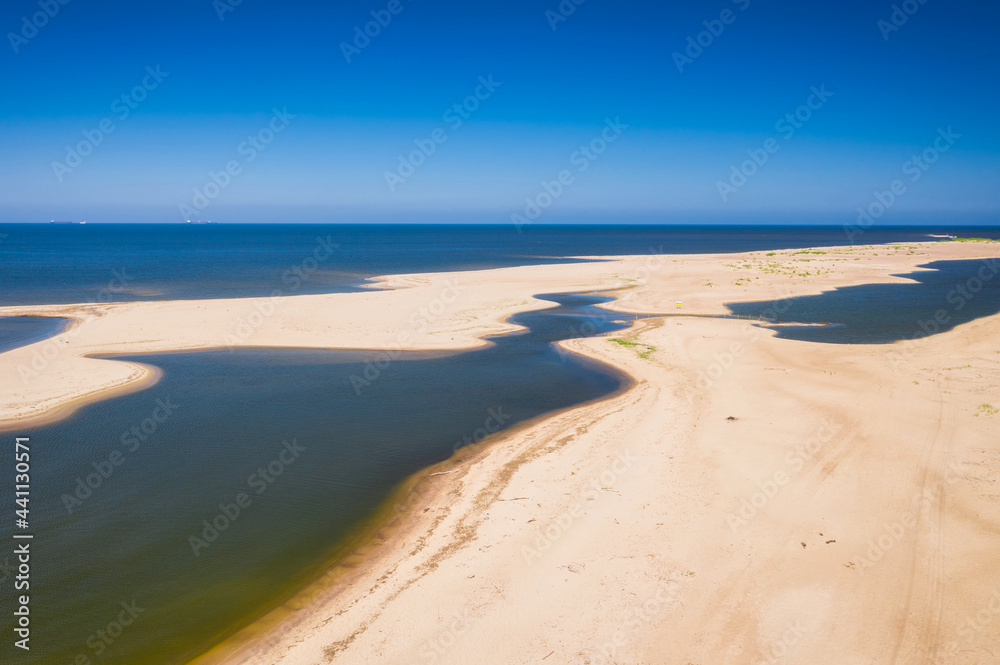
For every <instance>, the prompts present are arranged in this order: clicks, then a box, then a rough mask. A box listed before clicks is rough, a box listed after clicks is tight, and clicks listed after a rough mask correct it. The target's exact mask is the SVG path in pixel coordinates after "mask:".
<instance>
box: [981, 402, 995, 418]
mask: <svg viewBox="0 0 1000 665" xmlns="http://www.w3.org/2000/svg"><path fill="white" fill-rule="evenodd" d="M980 413H981V414H984V415H987V416H994V415H996V414H997V413H1000V409H998V408H996V407H995V406H993V405H992V404H985V403H984V404H980V405H979V413H977V414H976V415H977V416H978V415H979V414H980Z"/></svg>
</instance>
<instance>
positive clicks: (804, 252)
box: [792, 249, 826, 256]
mask: <svg viewBox="0 0 1000 665" xmlns="http://www.w3.org/2000/svg"><path fill="white" fill-rule="evenodd" d="M796 254H826V252H823V251H820V250H818V249H803V250H802V251H799V252H792V256H795V255H796Z"/></svg>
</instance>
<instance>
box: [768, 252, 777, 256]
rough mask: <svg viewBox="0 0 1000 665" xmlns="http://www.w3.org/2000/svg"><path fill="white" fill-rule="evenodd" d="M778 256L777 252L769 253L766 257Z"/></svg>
mask: <svg viewBox="0 0 1000 665" xmlns="http://www.w3.org/2000/svg"><path fill="white" fill-rule="evenodd" d="M776 254H777V252H768V253H767V254H766V255H765V256H774V255H776Z"/></svg>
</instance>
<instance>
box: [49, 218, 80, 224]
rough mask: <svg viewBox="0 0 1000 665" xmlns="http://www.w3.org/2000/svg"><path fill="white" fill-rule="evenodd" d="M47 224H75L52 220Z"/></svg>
mask: <svg viewBox="0 0 1000 665" xmlns="http://www.w3.org/2000/svg"><path fill="white" fill-rule="evenodd" d="M49 224H76V222H71V221H62V220H56V219H53V220H52V221H51V222H49Z"/></svg>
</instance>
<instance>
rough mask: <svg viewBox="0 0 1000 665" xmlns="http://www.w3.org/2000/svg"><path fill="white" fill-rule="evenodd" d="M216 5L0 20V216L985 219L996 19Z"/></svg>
mask: <svg viewBox="0 0 1000 665" xmlns="http://www.w3.org/2000/svg"><path fill="white" fill-rule="evenodd" d="M234 1H235V0H216V2H214V3H213V1H212V0H173V1H171V2H135V1H134V0H132V1H128V2H125V1H122V2H118V1H109V0H68V1H67V2H66V4H64V5H63V4H59V1H58V0H41V5H42V6H48V9H49V13H50V14H54V15H52V16H51V17H49V16H44V15H43V14H42V15H39V16H43V18H44V20H42V19H37V20H35V23H43V25H41V27H37V29H36V30H32V28H34V27H35V26H30V24H31V22H32V20H33V19H32V17H33V16H34V15H36V14H38V13H39V12H42V11H43V9H42V8H40V4H39V1H38V0H34V1H28V0H9V1H8V2H6V3H4V7H3V9H2V10H0V28H2V31H3V33H4V35H5V39H4V43H3V44H2V45H0V84H2V86H3V89H4V91H5V92H6V93H7V94H5V95H4V96H3V97H2V98H0V151H2V158H0V182H2V183H3V184H2V188H0V221H47V220H48V219H51V218H58V219H73V220H82V219H87V220H90V221H166V222H170V221H182V220H183V219H184V218H185V217H186V216H190V217H194V218H199V219H206V220H207V219H211V220H213V221H233V222H236V221H254V222H258V221H379V220H383V221H408V220H413V221H434V220H440V221H486V222H489V221H492V222H497V223H503V222H508V221H510V218H511V215H512V214H515V213H523V212H524V211H525V210H526V209H528V208H530V205H529V202H530V201H536V202H539V201H540V202H542V203H545V202H548V203H549V205H547V206H543V207H540V210H541V213H540V217H539V218H538V220H537V221H539V222H544V221H615V220H617V219H622V220H633V221H645V220H648V221H662V222H671V221H673V222H680V221H697V220H700V219H711V220H713V221H718V220H720V219H721V220H732V221H739V220H742V219H747V220H751V219H752V220H754V221H762V220H768V219H774V220H776V221H777V220H779V219H793V218H794V219H800V218H801V219H807V218H808V219H824V220H828V221H831V222H834V223H837V222H842V221H849V220H850V219H853V218H854V217H856V216H857V212H856V210H857V208H858V207H859V206H863V207H867V206H869V205H870V204H871V202H872V201H874V200H876V192H880V191H885V190H889V189H890V187H891V184H892V183H893V182H894V181H895V180H898V179H903V180H904V181H905V182H906V191H905V194H903V195H900V196H898V197H896V200H895V201H894V202H893V204H892V205H891V206H889V210H888V211H887V213H886V214H885V217H884V220H885V221H901V222H902V221H915V220H919V219H922V218H933V219H934V220H935V221H941V220H942V219H954V220H955V221H992V222H994V223H995V222H996V220H997V219H998V215H997V213H998V211H1000V186H998V185H1000V160H998V158H1000V129H998V127H997V123H996V122H995V120H994V119H995V118H996V117H1000V97H998V92H997V89H996V82H997V79H998V76H997V75H998V73H1000V72H998V65H1000V40H997V39H996V25H997V24H998V21H1000V8H998V7H997V5H996V4H995V3H985V2H963V1H958V2H949V3H946V2H943V1H941V0H926V2H925V3H923V4H921V3H920V2H919V0H911V1H910V3H909V4H907V3H895V4H896V5H897V6H898V7H900V11H899V12H897V16H896V17H895V18H896V24H893V23H892V22H891V21H892V19H893V12H894V8H893V4H894V3H893V2H885V3H883V2H878V1H873V0H868V1H866V2H838V3H803V2H778V1H771V2H767V1H765V0H738V1H733V0H718V1H715V2H687V3H659V2H630V1H618V2H614V3H612V2H607V1H606V0H585V1H584V2H582V3H581V4H579V5H576V4H575V3H573V2H572V0H565V2H563V3H562V4H561V5H560V3H559V2H558V1H557V0H551V1H549V2H544V1H539V2H517V1H511V2H506V3H471V2H436V1H433V0H395V4H394V3H391V2H390V1H389V0H374V1H353V0H351V1H340V2H303V1H298V2H296V1H288V2H281V3H278V2H272V1H265V0H242V2H240V3H239V4H235V5H234V4H233V3H234ZM480 4H481V5H482V6H479V5H480ZM904 4H906V9H909V10H911V12H912V13H910V14H908V13H906V12H904V11H903V7H901V5H904ZM675 5H676V6H675ZM560 6H561V7H563V8H564V11H563V12H562V13H560ZM569 8H572V10H573V11H572V13H569V11H568V9H569ZM56 9H57V11H56ZM393 10H394V11H395V12H396V13H393ZM372 12H376V15H377V17H381V18H382V21H383V23H385V25H380V26H377V28H378V34H377V35H375V36H373V37H370V38H369V41H368V42H367V43H366V42H365V41H363V40H359V41H357V42H356V43H354V39H355V36H356V31H355V30H356V28H359V29H361V30H364V28H365V25H366V23H368V22H371V21H373V20H376V19H375V18H373V16H372ZM220 15H221V19H220ZM24 17H27V20H28V23H29V26H30V27H25V23H24ZM556 17H557V18H556ZM904 17H905V22H903V20H902V19H903V18H904ZM387 18H388V19H390V20H386V19H387ZM561 19H565V20H561ZM880 20H881V21H885V22H884V23H882V24H881V27H880V24H879V21H880ZM706 22H707V25H706ZM553 26H554V28H553ZM887 26H891V27H887ZM375 27H376V26H375V25H374V24H373V25H372V26H369V29H370V31H371V32H373V33H374V32H375ZM896 28H898V29H896ZM713 31H714V32H715V33H716V34H712V32H713ZM689 38H690V39H691V40H694V42H695V43H697V41H698V40H699V39H700V41H701V43H702V46H690V44H691V42H689V41H688V40H689ZM344 43H347V44H352V43H354V45H353V49H348V50H349V51H350V52H349V53H348V56H349V59H350V61H349V62H348V57H345V53H344V50H345V49H344V46H343V44H344ZM688 49H690V50H688ZM675 53H681V54H685V57H686V58H688V59H687V60H684V61H682V62H681V63H680V64H681V69H682V71H679V68H678V66H677V62H678V58H677V56H675ZM692 56H693V57H692ZM147 68H148V69H147ZM149 72H158V74H156V75H155V76H154V75H153V74H150V73H149ZM481 81H487V82H488V85H484V84H483V83H481ZM144 83H145V85H146V87H145V88H143V87H142V86H143V84H144ZM137 86H139V87H138V88H137ZM814 88H815V89H817V90H822V91H826V92H829V93H832V95H829V96H828V98H824V99H823V100H820V99H819V98H817V97H815V96H814V94H813V92H812V89H814ZM477 91H478V93H479V98H476V94H477ZM122 95H125V96H126V99H125V101H123V100H122V99H121V98H122ZM470 96H471V97H470ZM824 97H827V96H826V95H824ZM140 98H141V99H140ZM116 100H117V101H116ZM463 103H466V104H467V106H466V108H465V110H464V111H463V112H462V114H463V115H464V117H461V116H459V115H458V112H457V111H455V110H454V108H453V107H454V105H455V104H463ZM810 103H811V104H812V105H813V107H814V108H812V109H809V107H808V104H810ZM803 105H807V106H805V107H803ZM275 109H276V110H277V112H278V113H277V116H276V115H275ZM449 109H452V110H451V111H450V112H449ZM470 109H471V110H470ZM125 111H127V112H128V114H127V116H126V115H124V114H125ZM796 112H798V113H799V114H800V116H799V117H800V120H799V121H796V124H797V126H796V127H795V131H794V134H792V135H788V133H787V132H783V131H779V129H778V126H777V125H776V123H777V122H778V121H779V120H781V119H782V118H784V117H785V116H786V114H789V113H791V114H795V113H796ZM293 116H294V117H293ZM793 117H794V115H793ZM802 118H806V119H805V120H804V121H803V120H802ZM456 119H461V121H462V122H461V124H460V125H457V123H456ZM609 120H610V121H611V122H612V123H617V124H616V126H617V127H619V128H621V129H620V132H619V133H618V134H615V135H614V140H613V141H611V142H607V141H605V142H604V143H603V144H602V139H601V138H600V137H601V133H602V130H603V128H605V127H606V126H607V125H606V123H607V122H608V121H609ZM102 123H103V127H104V128H105V129H107V128H112V129H113V131H111V132H110V133H105V132H104V131H102V129H101V127H102ZM274 127H280V131H276V132H275V131H274V130H273V128H274ZM784 127H785V128H787V127H788V125H787V124H786V125H784ZM948 128H951V129H950V135H951V136H956V137H957V138H955V139H954V140H952V141H951V142H950V143H949V144H948V145H947V150H946V151H938V152H937V153H936V154H934V153H931V156H933V157H935V161H934V163H933V164H927V165H926V167H927V168H921V169H920V170H921V176H920V177H919V179H918V180H915V181H912V180H910V179H909V177H908V176H906V175H903V173H904V168H905V165H906V163H907V162H908V161H909V160H910V159H911V158H912V157H913V156H914V155H920V154H921V153H923V152H924V151H925V150H927V149H932V148H934V145H935V140H936V139H937V137H938V136H939V130H943V131H946V132H947V131H949V129H948ZM262 132H263V134H262ZM271 132H273V134H272V133H271ZM434 136H437V139H438V140H435V138H434ZM254 137H256V147H255V140H254ZM442 137H443V138H442ZM267 140H269V142H266V141H267ZM769 140H770V141H771V143H768V141H769ZM592 141H597V143H596V144H595V146H596V148H601V149H602V151H601V152H600V154H593V153H591V154H592V158H591V157H590V156H587V157H585V158H583V159H582V160H581V158H580V152H579V149H580V148H581V146H587V145H589V144H590V143H591V142H592ZM81 142H83V143H84V145H82V146H80V143H81ZM418 143H419V145H422V146H424V148H425V152H430V150H429V148H428V147H429V146H433V152H432V153H431V154H426V155H421V154H414V155H411V153H414V151H416V150H419V146H418ZM765 145H770V146H771V148H774V151H772V152H768V151H766V150H764V146H765ZM943 145H944V144H943V143H941V142H939V143H938V147H941V146H943ZM602 146H603V147H602ZM775 146H777V147H776V148H775ZM68 147H69V148H71V149H72V150H71V151H70V152H69V153H68V152H67V148H68ZM76 148H80V150H79V152H88V153H89V154H87V155H85V156H80V157H79V159H78V160H77V158H74V157H73V156H72V154H73V152H77V151H76ZM762 150H764V152H765V153H766V154H767V160H766V162H764V163H762V164H757V165H755V164H747V165H744V164H743V163H744V162H746V160H748V159H751V158H752V156H753V155H755V154H756V155H757V157H758V159H759V158H760V157H761V155H762V152H761V151H762ZM935 150H936V149H935ZM748 151H750V153H748ZM251 156H252V159H251ZM400 156H402V157H403V159H404V161H405V162H407V163H408V164H404V165H403V166H402V167H401V166H400ZM417 162H419V165H417ZM584 162H586V168H585V169H582V168H581V166H582V165H583V163H584ZM227 165H228V166H229V167H230V168H231V173H228V174H227V173H225V171H226V169H227ZM411 169H412V174H411V173H410V170H411ZM733 169H736V170H737V171H739V170H741V169H742V170H743V172H744V173H743V175H744V176H745V182H743V181H742V180H741V178H740V177H739V175H735V176H734V172H733ZM563 172H568V173H569V174H570V178H571V182H570V183H569V184H567V185H565V186H564V187H562V188H561V190H560V191H559V193H558V195H556V196H555V197H553V198H552V199H551V201H549V199H546V198H545V197H544V195H543V196H542V197H541V199H539V195H541V194H543V192H545V191H546V187H545V183H552V182H553V181H558V179H559V176H560V173H563ZM748 173H749V175H747V174H748ZM213 174H214V178H213ZM387 174H389V175H387ZM392 174H395V177H394V176H393V175H392ZM564 175H565V174H564ZM736 183H739V184H738V186H737V184H736ZM727 185H728V187H727ZM550 190H551V186H550ZM553 191H554V190H553ZM199 193H200V197H201V198H199ZM526 199H528V201H529V202H526ZM202 203H204V204H205V205H204V206H201V205H200V204H202Z"/></svg>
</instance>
